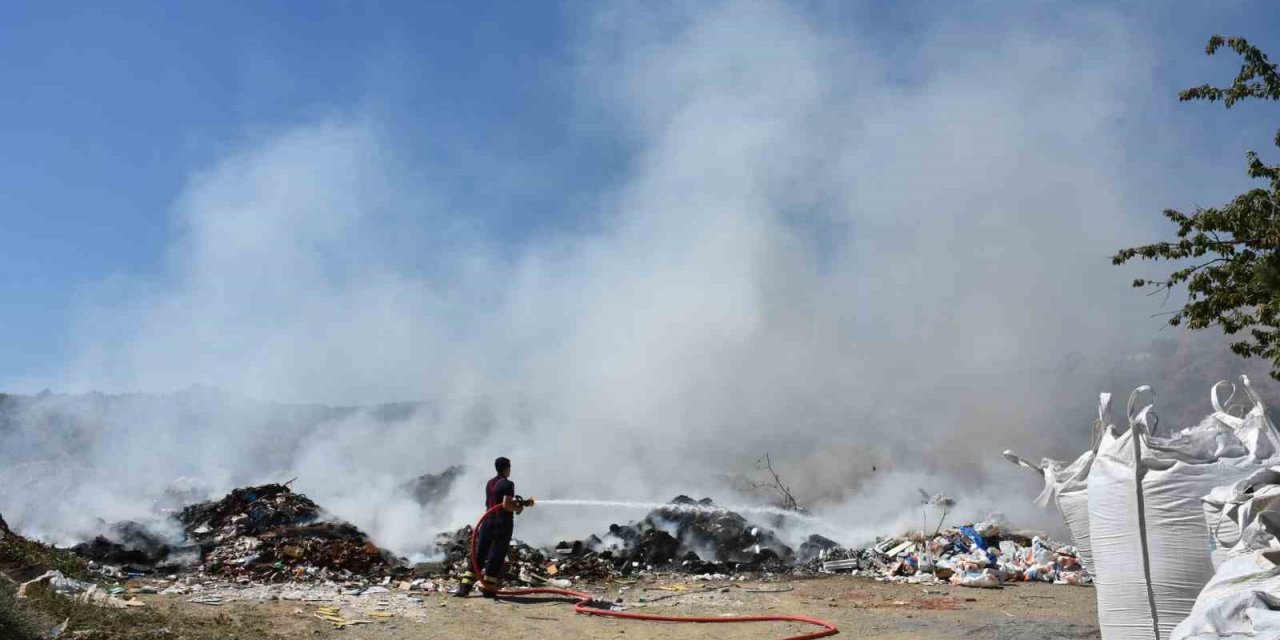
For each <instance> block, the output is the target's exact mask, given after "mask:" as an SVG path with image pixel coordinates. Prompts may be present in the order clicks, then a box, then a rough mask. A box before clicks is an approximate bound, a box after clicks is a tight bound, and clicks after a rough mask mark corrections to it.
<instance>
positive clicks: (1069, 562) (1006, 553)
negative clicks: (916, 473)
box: [803, 522, 1092, 588]
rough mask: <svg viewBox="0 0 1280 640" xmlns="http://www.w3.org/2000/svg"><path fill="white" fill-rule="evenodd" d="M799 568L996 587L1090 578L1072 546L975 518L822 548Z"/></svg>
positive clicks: (1080, 581)
mask: <svg viewBox="0 0 1280 640" xmlns="http://www.w3.org/2000/svg"><path fill="white" fill-rule="evenodd" d="M803 568H804V569H807V570H810V571H815V572H821V573H837V572H845V571H848V572H850V573H852V574H854V575H859V576H864V577H874V578H877V579H879V580H882V581H893V582H909V583H938V582H950V583H951V584H955V585H960V586H965V587H979V588H996V587H999V586H1001V585H1002V584H1005V583H1007V582H1049V583H1053V584H1068V585H1083V584H1089V583H1090V582H1092V578H1091V577H1090V575H1089V572H1088V571H1087V570H1085V568H1084V566H1083V565H1082V564H1081V562H1080V555H1079V552H1078V551H1077V549H1076V548H1075V547H1073V546H1070V545H1065V544H1059V543H1056V542H1052V541H1050V540H1047V539H1044V538H1042V537H1040V536H1038V535H1032V536H1030V537H1028V536H1027V535H1025V534H1020V533H1016V532H1009V531H1006V530H1005V529H1004V528H1003V527H1001V526H1000V525H998V524H995V523H989V522H981V523H976V524H970V525H964V526H961V527H957V528H950V529H944V530H939V531H938V532H936V533H935V534H934V535H933V536H929V537H926V536H924V535H922V534H921V533H919V532H917V533H915V534H913V535H910V536H900V537H892V538H882V539H880V540H878V541H877V542H876V544H874V545H872V546H870V547H866V548H861V549H850V548H844V547H827V548H825V549H822V550H821V551H819V553H818V554H817V556H816V557H814V558H813V559H812V560H810V561H808V562H807V563H805V564H804V565H803Z"/></svg>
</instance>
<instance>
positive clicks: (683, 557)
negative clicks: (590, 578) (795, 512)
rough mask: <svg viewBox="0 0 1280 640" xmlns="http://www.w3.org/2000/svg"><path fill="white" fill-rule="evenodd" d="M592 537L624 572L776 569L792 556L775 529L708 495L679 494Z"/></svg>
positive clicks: (597, 547) (598, 548)
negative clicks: (697, 497)
mask: <svg viewBox="0 0 1280 640" xmlns="http://www.w3.org/2000/svg"><path fill="white" fill-rule="evenodd" d="M593 538H596V537H595V536H593ZM596 540H597V541H598V542H594V543H593V544H591V545H589V548H590V549H591V550H592V551H596V552H598V553H600V555H601V557H603V558H604V559H606V560H609V561H611V562H612V563H613V565H614V567H615V568H616V569H617V570H618V571H619V572H620V573H622V574H624V575H626V574H629V573H631V572H632V571H634V570H636V569H660V568H678V569H680V570H683V571H688V572H692V573H708V572H711V573H731V572H736V571H761V570H768V571H776V570H783V569H785V568H786V567H788V566H790V565H791V564H792V563H794V562H795V551H794V550H792V549H791V547H789V546H787V545H786V544H784V543H783V542H782V541H781V540H779V539H778V537H777V536H776V535H775V534H774V533H773V531H771V530H769V529H766V528H764V527H762V526H759V525H755V524H752V523H751V522H749V521H748V520H747V519H746V518H744V517H743V516H742V515H741V514H738V513H735V512H733V511H730V510H728V509H721V508H717V507H716V506H715V503H714V502H713V501H712V500H711V499H710V498H703V499H702V500H697V501H695V500H693V499H692V498H690V497H688V496H677V497H675V498H674V499H672V500H671V502H670V503H669V505H668V506H665V507H660V508H657V509H654V510H653V511H650V512H649V514H648V515H646V516H645V517H644V518H643V519H642V520H640V521H639V522H633V523H631V524H628V525H619V524H614V525H610V527H609V531H608V533H606V534H604V535H602V536H599V537H598V538H596Z"/></svg>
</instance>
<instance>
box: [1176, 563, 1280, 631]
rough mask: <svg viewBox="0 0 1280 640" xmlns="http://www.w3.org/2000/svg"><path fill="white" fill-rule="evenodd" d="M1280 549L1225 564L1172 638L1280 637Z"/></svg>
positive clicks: (1202, 592)
mask: <svg viewBox="0 0 1280 640" xmlns="http://www.w3.org/2000/svg"><path fill="white" fill-rule="evenodd" d="M1277 561H1280V551H1254V552H1252V553H1249V554H1246V555H1237V556H1234V557H1232V558H1230V559H1228V560H1227V561H1226V562H1224V563H1223V564H1222V566H1221V567H1219V568H1218V572H1217V573H1215V574H1214V576H1213V579H1212V580H1210V581H1209V584H1207V585H1205V587H1204V590H1203V591H1201V592H1200V597H1199V598H1197V599H1196V604H1195V607H1194V608H1193V609H1192V610H1191V615H1189V616H1187V618H1186V619H1185V620H1183V621H1182V622H1181V623H1179V624H1178V626H1177V628H1175V629H1174V630H1173V636H1172V639H1171V640H1218V639H1220V638H1246V637H1247V638H1252V639H1254V640H1280V565H1277Z"/></svg>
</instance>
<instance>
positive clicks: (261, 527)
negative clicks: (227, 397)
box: [178, 484, 403, 582]
mask: <svg viewBox="0 0 1280 640" xmlns="http://www.w3.org/2000/svg"><path fill="white" fill-rule="evenodd" d="M178 520H179V521H180V522H181V523H182V525H183V527H184V529H185V531H186V534H187V538H188V540H190V541H192V542H194V543H195V544H197V545H199V549H200V563H201V566H202V568H203V569H204V571H205V572H206V573H209V574H214V575H223V576H229V577H247V578H252V579H255V580H261V581H266V582H272V581H282V580H304V579H312V578H314V579H349V578H351V577H352V576H378V575H388V574H389V573H390V572H391V571H392V570H393V569H396V568H398V567H400V566H401V565H402V564H403V563H402V561H401V560H399V559H397V558H395V557H394V556H392V555H391V554H390V553H388V552H386V551H383V550H382V549H379V548H378V547H377V545H375V544H373V542H372V541H371V540H370V539H369V537H368V536H367V535H365V534H364V533H363V532H361V531H360V530H359V529H357V528H356V527H355V526H353V525H351V524H349V523H346V522H342V521H339V520H335V519H332V518H330V517H329V516H328V515H327V514H325V513H324V512H323V511H321V509H320V507H319V506H317V505H316V503H315V502H312V501H311V500H310V499H308V498H307V497H306V496H304V495H302V494H299V493H294V492H293V491H292V490H290V489H289V487H288V486H287V485H283V484H268V485H262V486H258V487H245V488H242V489H236V490H235V491H232V492H231V493H230V494H228V495H227V496H226V497H224V498H222V499H221V500H217V501H213V502H204V503H200V504H195V505H191V506H189V507H187V508H185V509H183V510H182V512H181V513H179V514H178Z"/></svg>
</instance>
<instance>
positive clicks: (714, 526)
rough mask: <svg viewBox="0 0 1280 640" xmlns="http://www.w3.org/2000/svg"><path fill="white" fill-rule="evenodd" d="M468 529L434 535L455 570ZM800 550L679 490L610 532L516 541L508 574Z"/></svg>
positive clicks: (753, 558)
mask: <svg viewBox="0 0 1280 640" xmlns="http://www.w3.org/2000/svg"><path fill="white" fill-rule="evenodd" d="M470 537H471V528H470V527H465V528H463V529H459V530H458V531H455V532H452V533H444V534H441V535H440V536H438V537H437V540H436V550H437V551H438V552H439V553H441V554H443V555H444V556H445V561H446V563H447V564H448V565H449V566H450V567H451V569H452V572H453V573H455V574H460V573H462V572H463V571H466V555H467V552H468V546H469V544H470ZM814 540H821V541H823V542H814ZM806 545H807V546H805V547H802V552H804V553H808V554H810V555H816V553H817V551H818V550H819V549H821V548H830V547H834V546H836V543H835V542H833V541H831V540H827V539H825V538H821V536H814V537H812V538H811V539H810V541H809V542H807V543H806ZM796 557H797V556H796V553H795V551H794V550H793V549H791V547H789V546H787V545H786V544H785V543H783V542H782V541H781V540H779V539H778V537H777V536H776V535H775V534H774V533H773V532H772V531H770V530H769V529H766V528H764V527H762V526H759V525H755V524H753V523H751V522H749V521H748V520H747V519H746V518H744V517H743V516H742V515H741V514H738V513H735V512H733V511H731V510H728V509H721V508H717V507H716V506H715V503H714V502H713V501H712V500H711V499H710V498H703V499H702V500H696V501H695V500H693V499H692V498H689V497H688V496H677V497H676V498H674V499H672V500H671V502H670V503H669V504H668V505H667V506H664V507H660V508H657V509H654V510H653V511H650V512H649V513H648V514H647V515H646V516H645V517H644V518H642V519H641V520H639V521H637V522H632V523H630V524H625V525H622V524H612V525H610V526H609V530H608V531H607V532H604V533H602V534H599V535H592V536H590V537H588V538H586V539H584V540H570V541H562V542H560V543H559V544H557V545H556V546H555V547H554V548H553V549H549V550H545V551H544V550H541V549H536V548H533V547H530V546H528V545H526V544H523V543H521V542H519V541H513V542H512V550H511V556H510V558H509V559H510V561H509V562H508V579H511V580H519V581H521V582H526V583H533V584H537V583H544V582H549V581H552V580H558V579H565V578H570V579H575V580H607V579H610V578H613V577H618V576H630V575H633V574H638V573H646V572H651V571H679V572H682V573H692V574H732V573H738V572H743V571H770V572H787V571H790V570H792V569H793V567H794V566H795V562H796Z"/></svg>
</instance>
